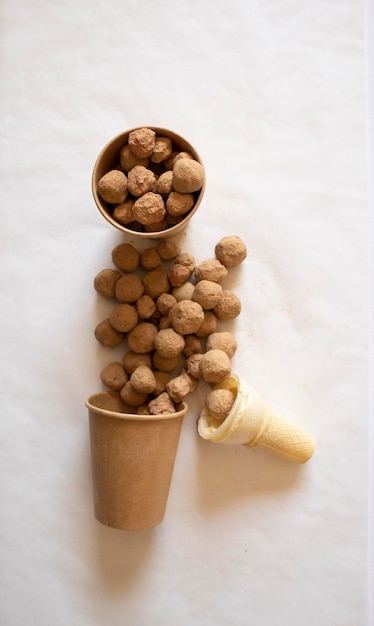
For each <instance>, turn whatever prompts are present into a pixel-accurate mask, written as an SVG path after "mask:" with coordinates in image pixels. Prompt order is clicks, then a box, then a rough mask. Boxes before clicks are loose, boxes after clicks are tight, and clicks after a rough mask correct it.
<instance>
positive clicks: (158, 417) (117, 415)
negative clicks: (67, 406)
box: [85, 391, 188, 422]
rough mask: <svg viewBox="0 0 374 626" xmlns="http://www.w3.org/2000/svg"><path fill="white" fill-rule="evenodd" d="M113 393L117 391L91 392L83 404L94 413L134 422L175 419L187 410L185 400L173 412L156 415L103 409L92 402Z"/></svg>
mask: <svg viewBox="0 0 374 626" xmlns="http://www.w3.org/2000/svg"><path fill="white" fill-rule="evenodd" d="M113 394H118V392H115V391H99V392H96V393H93V394H91V395H89V396H88V397H87V398H86V400H85V405H86V407H87V408H88V409H89V410H90V411H93V412H94V413H97V414H99V415H102V416H103V417H111V418H114V419H119V420H126V421H134V422H154V421H161V420H171V419H176V418H178V417H183V416H184V415H185V414H186V413H187V411H188V405H187V404H186V403H185V402H181V403H179V406H180V409H179V410H177V411H175V412H174V413H166V414H163V413H158V414H157V415H137V414H136V413H125V412H124V413H121V412H120V411H112V410H110V409H103V408H101V407H99V406H96V405H95V403H94V401H95V399H98V398H99V397H101V398H102V397H103V396H107V397H108V396H113ZM116 397H117V395H116Z"/></svg>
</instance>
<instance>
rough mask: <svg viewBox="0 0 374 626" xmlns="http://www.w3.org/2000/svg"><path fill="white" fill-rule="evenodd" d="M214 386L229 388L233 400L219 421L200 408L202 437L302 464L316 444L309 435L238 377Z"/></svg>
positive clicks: (232, 376)
mask: <svg viewBox="0 0 374 626" xmlns="http://www.w3.org/2000/svg"><path fill="white" fill-rule="evenodd" d="M215 388H224V389H229V390H230V391H232V393H233V394H234V396H235V402H234V405H233V407H232V409H231V411H230V413H229V414H228V416H227V417H226V418H225V419H224V420H223V421H220V420H217V419H214V418H213V417H212V416H210V415H209V413H208V412H207V409H206V407H204V409H203V411H202V412H201V415H200V418H199V422H198V431H199V434H200V436H201V437H203V439H207V440H209V441H213V442H215V443H226V444H243V445H245V446H250V447H252V446H258V447H261V448H266V449H267V450H269V451H271V452H274V453H275V454H277V455H279V456H282V457H284V458H286V459H289V460H290V461H296V462H297V463H306V461H308V460H309V459H310V457H311V456H312V455H313V453H314V450H315V447H316V441H315V439H314V437H313V435H311V434H310V433H308V432H307V431H305V430H303V429H302V428H299V427H298V426H296V425H295V424H293V423H292V422H290V421H288V420H286V419H284V418H283V417H281V416H279V415H277V414H276V413H275V412H274V411H273V409H272V407H271V406H270V405H269V404H267V402H265V401H264V400H263V399H262V398H261V397H260V396H259V395H258V394H257V392H256V391H255V390H254V389H253V388H252V387H251V386H250V385H248V384H247V383H246V382H245V381H243V380H242V379H241V378H239V377H238V376H236V375H234V374H231V375H230V376H229V377H227V378H225V379H224V380H223V381H222V382H221V383H219V384H218V385H216V387H215Z"/></svg>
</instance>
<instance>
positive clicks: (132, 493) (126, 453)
mask: <svg viewBox="0 0 374 626" xmlns="http://www.w3.org/2000/svg"><path fill="white" fill-rule="evenodd" d="M86 406H87V407H88V411H89V426H90V443H91V461H92V479H93V491H94V510H95V516H96V518H97V519H98V520H99V521H100V522H101V523H102V524H105V525H106V526H110V527H112V528H122V529H128V530H135V529H144V528H151V527H153V526H157V525H158V524H160V523H161V522H162V520H163V518H164V515H165V511H166V504H167V499H168V495H169V488H170V483H171V479H172V474H173V469H174V461H175V456H176V452H177V447H178V441H179V435H180V430H181V426H182V421H183V416H184V415H185V413H186V411H187V408H188V407H187V405H186V404H184V403H182V404H181V405H180V407H178V408H179V410H178V411H177V412H176V413H172V414H170V415H133V414H129V413H126V412H125V411H126V405H124V404H123V402H122V400H121V398H120V395H119V393H117V392H102V393H97V394H94V395H92V396H90V397H89V398H88V399H87V400H86Z"/></svg>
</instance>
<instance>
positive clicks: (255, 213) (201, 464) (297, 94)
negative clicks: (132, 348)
mask: <svg viewBox="0 0 374 626" xmlns="http://www.w3.org/2000/svg"><path fill="white" fill-rule="evenodd" d="M1 15H2V22H1V44H0V45H1V129H2V130H1V185H2V186H1V199H2V203H1V204H2V206H1V266H0V276H1V278H0V280H1V288H0V294H1V295H0V297H1V320H2V322H1V327H0V332H1V350H2V359H1V377H0V389H1V397H2V411H1V422H2V427H1V444H2V450H1V456H0V471H1V511H0V515H1V518H0V519H1V533H2V542H1V553H0V555H1V556H0V559H1V560H0V567H1V572H0V574H1V585H0V587H1V601H0V617H1V622H2V624H4V625H6V626H19V624H24V623H28V624H38V626H44V625H45V626H47V625H50V624H51V623H53V624H55V625H56V626H60V625H61V626H65V625H66V624H72V625H75V624H76V625H78V624H79V626H86V625H87V626H90V625H95V624H104V623H105V624H111V625H113V626H115V625H117V624H118V625H120V624H121V625H122V624H129V625H131V626H146V625H147V626H148V625H149V624H152V625H160V626H161V625H162V626H165V625H166V626H169V625H173V626H174V625H175V624H178V626H190V625H199V626H200V625H202V624H203V625H204V626H205V625H206V626H215V625H218V624H220V625H222V626H226V625H227V624H231V625H232V626H241V625H243V624H254V625H256V626H269V624H276V626H286V625H287V626H299V625H300V624H303V626H353V625H354V626H361V625H363V624H366V623H367V620H368V593H367V589H368V587H367V553H368V552H367V550H368V548H367V529H368V525H367V511H368V502H367V500H368V498H367V494H368V443H367V442H368V419H367V416H368V393H367V389H368V362H367V361H368V358H367V345H368V332H367V326H368V315H367V311H368V245H367V239H368V235H367V233H368V210H367V190H366V185H367V181H366V145H365V142H366V122H365V113H366V85H365V22H364V7H363V6H361V3H357V2H355V0H344V1H339V0H324V1H322V0H316V1H315V2H298V1H296V0H282V1H280V2H279V1H278V0H259V1H258V2H256V3H251V2H247V1H246V0H233V1H232V2H228V1H224V0H217V2H215V3H212V2H205V1H202V2H201V1H200V2H197V1H196V0H190V1H189V2H182V1H181V2H178V1H177V2H170V1H169V0H163V1H162V0H154V2H152V3H150V2H148V3H139V2H133V1H132V0H121V1H119V0H108V2H106V3H103V2H98V1H97V0H91V1H90V2H89V1H88V0H81V2H79V3H76V2H72V1H71V0H65V1H62V2H56V1H54V0H52V1H49V2H47V1H46V0H39V1H37V0H34V1H26V0H12V1H10V0H4V1H3V3H2V9H1ZM147 124H149V125H157V126H164V127H167V128H170V129H172V130H174V131H175V132H177V133H179V134H181V135H184V136H185V137H186V138H187V139H188V140H189V141H190V142H191V143H192V144H194V145H195V146H196V148H197V149H198V151H199V152H200V154H201V156H202V158H203V160H204V162H205V166H206V172H207V189H206V194H205V198H204V201H203V203H202V205H201V208H200V209H199V212H198V213H197V214H196V216H195V217H194V218H193V220H192V222H191V224H190V226H189V227H188V229H187V230H186V232H185V233H184V234H183V235H182V236H181V237H179V238H178V242H179V243H180V245H181V246H182V248H183V249H184V250H188V251H190V252H192V253H193V254H195V256H196V258H197V259H198V260H199V261H201V260H203V259H204V258H209V257H211V256H213V253H214V245H215V243H216V242H217V241H218V239H220V238H221V237H222V236H223V235H225V234H239V235H241V236H242V237H243V239H245V241H246V243H247V246H248V258H247V260H246V262H245V264H243V266H242V267H241V268H240V269H239V270H237V271H235V272H233V273H232V274H231V278H230V280H229V282H228V287H229V288H232V289H233V290H234V291H235V292H236V293H237V294H238V295H239V297H240V298H241V300H242V305H243V311H242V315H241V316H240V318H238V319H237V320H236V321H235V323H233V324H232V330H233V332H234V333H235V335H236V336H237V338H238V341H239V349H238V352H237V354H236V355H235V358H234V369H235V371H236V372H237V373H238V374H240V375H241V376H243V377H245V378H246V379H247V380H249V381H250V382H251V384H253V386H254V387H255V388H256V389H257V390H258V391H259V392H260V393H261V394H262V395H263V396H264V397H265V398H266V399H267V400H268V401H269V402H270V403H271V404H273V405H274V406H275V407H276V408H277V409H278V411H279V412H281V413H283V414H284V415H285V416H286V417H289V418H290V419H292V420H294V421H296V422H297V423H299V424H300V425H301V426H304V427H305V428H307V429H308V430H310V431H311V432H313V433H314V434H315V436H316V437H317V439H318V448H317V451H316V453H315V456H314V457H313V459H312V460H311V461H310V463H309V464H307V465H306V466H301V467H300V466H295V465H293V464H291V463H289V462H287V461H284V460H282V459H278V458H276V457H274V456H271V455H269V454H267V453H266V452H262V451H261V450H248V449H245V448H244V447H228V446H227V447H225V446H219V445H217V446H216V445H213V444H210V443H208V442H205V441H203V440H201V439H199V437H198V435H197V431H196V420H197V417H198V413H199V409H200V407H201V405H202V403H203V401H204V398H203V395H202V393H201V392H200V393H199V394H197V396H196V397H194V398H193V399H191V401H190V403H189V404H190V411H189V414H188V415H187V416H186V418H185V421H184V425H183V431H182V435H181V440H180V446H179V450H178V455H177V460H176V466H175V471H174V477H173V483H172V488H171V492H170V498H169V503H168V510H167V515H166V518H165V520H164V522H163V524H162V525H161V526H159V527H158V528H156V529H153V530H148V531H135V532H131V531H130V532H127V531H115V530H111V529H109V528H106V527H104V526H102V525H100V524H99V523H98V522H96V520H95V519H94V516H93V512H92V496H91V477H90V459H89V448H88V432H87V412H86V408H85V406H84V400H85V397H86V396H87V395H89V394H90V393H92V392H94V391H97V390H99V389H101V384H100V381H99V372H100V370H101V368H102V366H103V365H104V364H105V363H106V362H108V361H109V360H112V358H113V354H117V352H116V351H114V353H113V352H110V353H108V351H107V350H104V349H103V348H101V347H100V346H98V344H97V343H96V341H95V339H94V337H93V329H94V327H95V325H96V324H97V323H98V322H99V321H100V320H101V319H103V318H104V317H105V316H106V312H107V311H108V307H107V303H102V302H101V301H99V299H98V298H97V297H96V294H95V292H94V290H93V287H92V281H93V278H94V276H95V274H96V273H97V272H98V271H99V270H100V269H102V268H104V267H107V266H108V265H109V266H110V252H111V250H112V248H113V247H114V245H116V244H117V243H118V242H120V241H123V240H125V238H124V237H123V236H122V235H121V233H120V232H119V231H117V230H115V229H113V228H112V227H111V226H109V225H108V224H107V223H106V222H105V221H104V220H103V218H102V217H101V215H100V214H99V212H98V210H97V208H96V206H95V204H94V202H93V199H92V196H91V190H90V176H91V171H92V168H93V165H94V162H95V159H96V156H97V154H98V153H99V151H100V150H101V148H102V147H103V145H104V144H105V143H106V142H107V141H108V140H109V139H110V138H111V137H113V136H114V135H117V134H118V133H120V132H122V131H123V130H126V129H128V128H131V127H133V126H140V125H147ZM132 241H136V239H133V240H132Z"/></svg>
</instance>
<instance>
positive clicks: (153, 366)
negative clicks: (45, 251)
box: [94, 156, 246, 419]
mask: <svg viewBox="0 0 374 626" xmlns="http://www.w3.org/2000/svg"><path fill="white" fill-rule="evenodd" d="M174 158H175V159H176V156H175V157H174ZM186 159H187V157H183V158H181V159H179V160H178V159H177V160H176V162H178V161H183V160H186ZM189 160H191V159H189ZM138 167H139V165H134V166H133V169H135V168H138ZM142 167H143V166H142ZM138 171H139V170H138ZM145 195H146V194H145ZM233 238H234V239H235V241H234V243H235V244H236V247H235V249H236V251H238V249H240V250H241V252H240V254H239V256H238V254H237V256H236V260H235V262H234V260H233V254H232V252H231V253H230V254H231V256H230V260H229V261H228V260H227V259H228V256H227V254H226V257H224V256H222V254H221V255H220V256H221V259H222V260H223V261H225V263H226V265H225V263H222V262H221V260H220V259H218V258H215V259H207V260H205V261H202V262H201V263H199V264H197V263H196V260H195V258H194V257H193V255H191V254H190V253H188V252H182V251H181V250H180V248H179V246H177V245H176V244H175V243H174V242H173V241H170V240H162V241H161V242H160V243H159V244H158V245H154V246H151V247H149V248H146V249H145V250H143V252H139V251H138V250H137V249H136V247H135V246H134V245H133V244H130V243H121V244H118V245H117V246H116V247H115V248H114V249H113V250H112V262H113V264H114V266H115V269H111V268H107V269H104V270H102V271H101V272H99V273H98V274H97V276H96V277H95V279H94V287H95V289H96V291H97V293H98V294H99V295H100V296H102V297H104V298H107V299H112V300H114V304H113V307H112V311H111V313H110V314H109V316H108V317H107V318H106V319H104V320H103V321H102V322H100V323H99V324H98V325H97V326H96V328H95V336H96V339H97V341H98V342H99V343H100V344H101V345H102V346H103V347H105V348H112V349H113V348H117V347H118V346H120V345H121V344H122V343H124V344H126V346H127V349H126V351H125V354H124V355H123V360H122V362H120V361H119V360H118V359H116V360H113V361H112V362H110V363H108V364H107V365H106V366H105V367H104V368H103V369H102V371H101V374H100V378H101V381H102V383H103V385H104V386H105V387H107V388H108V389H110V390H112V391H118V392H119V393H120V396H121V398H122V400H123V402H125V405H126V407H127V409H126V410H128V411H130V412H133V413H137V414H139V415H156V414H157V415H158V414H162V415H163V414H167V413H172V412H174V411H176V410H177V407H178V405H179V403H180V402H182V401H183V400H184V399H185V398H186V397H187V396H188V395H189V394H191V393H193V392H194V391H195V390H196V388H197V386H198V384H199V381H203V382H204V383H207V384H208V385H215V384H216V383H219V382H220V381H221V380H222V379H223V378H225V377H226V376H228V375H229V374H230V372H231V359H232V358H233V356H234V354H235V352H236V350H237V341H236V339H235V336H234V335H233V333H232V332H230V331H228V330H217V327H218V324H219V322H220V321H221V320H223V321H227V320H232V319H234V318H235V317H237V315H239V313H240V310H241V303H240V299H239V298H238V296H237V295H236V294H234V293H233V292H232V291H231V290H228V289H224V287H223V286H222V283H223V281H224V279H225V278H226V276H227V274H228V268H230V267H235V266H236V264H237V261H238V258H239V257H242V260H244V258H245V256H246V255H244V253H243V245H244V244H243V245H241V244H240V243H239V241H238V239H239V238H236V237H234V236H230V237H229V244H230V242H231V244H232V242H233ZM240 241H241V240H240ZM222 242H223V243H222ZM219 244H220V245H218V244H217V246H216V248H215V249H216V251H217V250H222V249H223V248H225V249H226V251H227V249H230V250H231V248H230V246H227V240H226V239H225V238H223V239H221V241H220V242H219ZM223 244H224V245H223ZM231 244H230V245H231ZM225 246H226V247H225ZM218 254H220V252H218ZM230 264H231V265H230ZM217 391H218V393H216V390H214V391H213V392H211V393H209V394H208V397H207V400H206V402H207V406H208V408H209V413H210V414H211V415H212V416H213V417H214V418H215V419H224V417H223V416H224V414H225V413H226V414H227V412H228V411H229V410H230V406H231V405H230V403H231V401H232V400H233V398H231V396H230V395H229V392H227V390H222V389H220V390H217ZM222 392H223V393H222ZM231 395H232V394H231Z"/></svg>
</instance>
